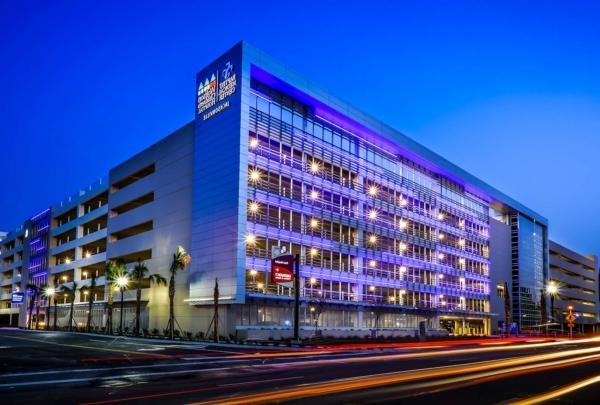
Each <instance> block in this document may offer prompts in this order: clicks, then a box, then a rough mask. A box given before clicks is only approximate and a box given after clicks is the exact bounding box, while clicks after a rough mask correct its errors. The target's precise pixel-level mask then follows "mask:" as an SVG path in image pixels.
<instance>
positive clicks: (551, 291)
mask: <svg viewBox="0 0 600 405" xmlns="http://www.w3.org/2000/svg"><path fill="white" fill-rule="evenodd" d="M546 292H547V293H548V295H550V320H551V321H552V320H554V297H555V296H556V294H558V286H557V285H556V283H555V282H554V281H550V283H548V286H546Z"/></svg>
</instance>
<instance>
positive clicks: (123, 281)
mask: <svg viewBox="0 0 600 405" xmlns="http://www.w3.org/2000/svg"><path fill="white" fill-rule="evenodd" d="M116 282H117V286H118V287H119V289H120V290H121V313H120V315H119V335H123V299H124V290H125V287H127V283H129V279H128V278H127V276H126V275H125V274H123V275H120V276H119V277H117V280H116Z"/></svg>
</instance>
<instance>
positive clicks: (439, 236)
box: [438, 233, 446, 240]
mask: <svg viewBox="0 0 600 405" xmlns="http://www.w3.org/2000/svg"><path fill="white" fill-rule="evenodd" d="M445 237H446V235H444V234H443V233H440V234H439V235H438V239H439V240H444V238H445Z"/></svg>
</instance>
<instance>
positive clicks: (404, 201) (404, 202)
mask: <svg viewBox="0 0 600 405" xmlns="http://www.w3.org/2000/svg"><path fill="white" fill-rule="evenodd" d="M407 205H408V201H407V200H405V199H404V198H401V199H400V206H401V207H406V206H407Z"/></svg>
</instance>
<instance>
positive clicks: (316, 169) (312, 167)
mask: <svg viewBox="0 0 600 405" xmlns="http://www.w3.org/2000/svg"><path fill="white" fill-rule="evenodd" d="M320 170H321V165H320V164H319V162H317V161H316V160H313V161H312V162H310V171H311V172H312V173H313V174H316V173H319V171H320Z"/></svg>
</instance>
